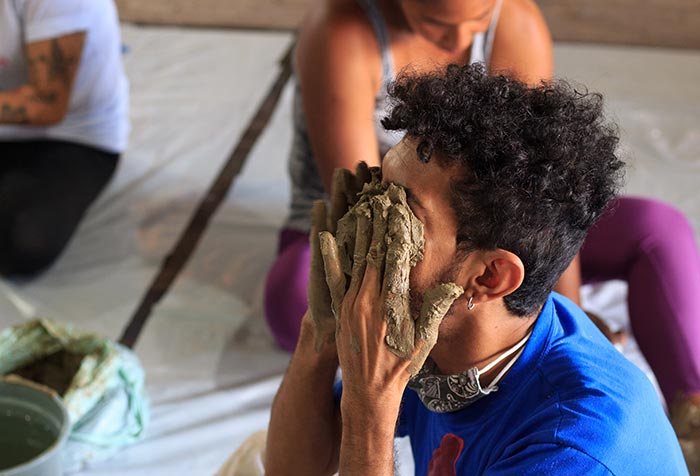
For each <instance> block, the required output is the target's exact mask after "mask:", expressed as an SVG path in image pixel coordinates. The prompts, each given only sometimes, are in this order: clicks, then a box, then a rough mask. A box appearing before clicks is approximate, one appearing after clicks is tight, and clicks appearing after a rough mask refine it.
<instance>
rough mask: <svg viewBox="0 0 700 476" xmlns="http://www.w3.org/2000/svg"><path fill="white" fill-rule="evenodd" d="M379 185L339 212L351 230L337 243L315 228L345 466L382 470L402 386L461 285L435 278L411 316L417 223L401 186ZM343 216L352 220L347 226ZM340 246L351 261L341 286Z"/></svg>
mask: <svg viewBox="0 0 700 476" xmlns="http://www.w3.org/2000/svg"><path fill="white" fill-rule="evenodd" d="M384 189H385V190H386V191H385V193H379V192H377V190H368V189H366V192H367V193H365V194H363V197H362V198H361V199H360V201H359V202H358V203H357V204H356V205H355V206H354V207H353V208H352V209H351V210H350V211H349V212H348V214H347V215H346V216H345V217H343V221H344V224H343V225H342V227H344V228H346V230H345V231H343V233H345V234H346V235H348V236H351V238H346V239H343V243H344V245H345V246H344V247H343V249H342V250H341V249H339V244H338V243H337V242H336V239H335V237H334V236H333V235H332V234H331V233H329V232H327V231H326V232H322V233H321V234H320V236H319V239H320V247H321V250H322V251H323V253H322V257H323V260H324V265H325V271H326V278H327V283H328V286H329V287H330V289H331V296H332V302H333V308H334V309H335V313H336V317H337V330H336V336H335V339H336V347H337V350H338V359H339V362H340V368H341V369H342V372H343V396H342V400H341V413H342V415H343V446H342V448H341V471H342V472H344V473H345V474H363V475H366V474H385V473H386V471H389V470H390V468H391V467H392V464H393V463H392V441H393V432H394V426H395V423H396V419H397V417H398V412H399V405H400V402H401V397H402V395H403V392H404V389H405V388H406V385H407V383H408V380H409V378H410V377H411V375H413V374H415V373H416V372H417V371H418V370H419V369H420V367H421V366H422V365H423V363H424V361H425V359H426V358H427V356H428V354H429V353H430V350H431V349H432V348H433V346H434V345H435V343H436V341H437V336H438V328H439V326H440V323H441V321H442V318H443V317H444V315H445V314H446V313H447V311H448V310H449V308H450V306H451V305H452V303H453V302H454V300H455V299H457V298H458V297H459V296H461V294H462V293H463V290H462V288H461V287H459V286H457V285H455V284H453V283H447V284H440V285H438V286H436V287H435V288H433V289H430V290H428V291H427V292H426V293H425V295H424V303H423V307H422V309H421V312H420V315H419V316H417V317H416V318H415V319H414V317H413V316H411V312H410V295H409V274H410V270H411V268H412V267H413V266H414V265H415V264H416V263H417V262H418V261H419V260H420V259H422V253H423V230H422V223H420V221H418V219H417V218H416V217H415V215H413V213H412V212H411V210H410V208H409V207H408V205H407V204H406V197H405V192H404V191H403V189H401V188H400V187H397V186H396V185H393V184H390V185H389V186H384ZM380 192H381V190H380ZM348 224H352V225H354V227H355V228H354V230H352V232H348V230H347V228H348ZM338 234H339V235H340V234H341V230H340V229H339V230H338ZM348 244H351V245H352V253H351V256H352V258H351V259H349V256H348V255H350V253H349V252H348V249H347V245H348ZM343 253H345V255H346V256H345V258H346V261H347V262H350V263H351V269H350V273H349V275H350V283H349V286H348V289H347V292H346V293H343V292H342V291H343V290H344V288H345V283H346V281H347V280H346V272H344V270H343V265H342V263H341V257H342V255H343ZM344 455H345V457H344Z"/></svg>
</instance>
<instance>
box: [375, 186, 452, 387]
mask: <svg viewBox="0 0 700 476" xmlns="http://www.w3.org/2000/svg"><path fill="white" fill-rule="evenodd" d="M386 196H387V197H388V199H389V202H390V205H389V207H388V209H386V210H387V213H386V224H385V225H382V224H381V221H382V219H383V217H384V214H383V213H382V214H379V213H378V214H377V215H375V222H374V223H375V228H374V229H375V230H381V229H382V227H384V228H385V229H386V239H385V242H386V254H385V256H382V250H381V243H380V241H379V240H374V239H373V243H372V250H374V249H375V247H376V249H377V252H376V253H375V252H374V251H371V252H370V256H372V258H371V260H370V261H373V262H374V261H375V258H374V256H375V255H376V256H377V259H376V261H377V264H376V267H377V269H378V270H381V269H382V268H383V269H384V275H383V286H382V289H383V297H384V302H385V314H386V321H387V331H386V343H387V345H388V346H389V348H390V349H391V351H392V352H393V353H394V354H396V355H397V356H399V357H401V358H402V359H406V360H410V361H411V365H410V367H409V369H408V370H409V372H410V374H411V376H414V375H415V374H416V373H417V372H418V370H420V368H421V366H422V365H423V363H424V362H425V359H426V358H427V357H428V354H429V353H430V351H431V350H432V348H433V347H434V346H435V343H436V342H437V337H438V328H439V327H440V323H441V322H442V318H443V317H444V316H445V314H447V311H449V309H450V307H451V306H452V303H453V302H454V301H455V300H456V299H457V298H458V297H460V296H461V295H462V294H463V293H464V290H463V289H462V288H461V287H460V286H458V285H456V284H454V283H442V284H439V285H437V286H436V287H434V288H431V289H429V290H427V291H426V292H425V294H424V295H423V304H422V306H421V310H420V314H419V315H418V316H413V315H411V309H410V289H409V274H410V270H411V268H413V266H415V265H416V264H417V263H418V262H419V261H420V260H422V259H423V248H424V238H423V224H422V223H421V222H420V220H418V218H417V217H416V216H415V215H414V214H413V212H412V211H411V208H410V207H409V206H408V203H407V202H406V192H405V191H404V189H403V188H401V187H398V186H396V185H394V184H391V185H389V187H388V189H387V192H386ZM377 208H378V209H383V205H382V206H381V207H377ZM378 222H379V223H378ZM383 261H384V262H383ZM380 272H381V271H380Z"/></svg>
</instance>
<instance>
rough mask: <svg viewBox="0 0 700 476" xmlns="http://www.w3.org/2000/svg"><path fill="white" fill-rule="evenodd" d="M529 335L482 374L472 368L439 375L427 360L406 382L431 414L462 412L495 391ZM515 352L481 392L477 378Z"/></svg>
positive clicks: (480, 371) (482, 370)
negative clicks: (457, 372)
mask: <svg viewBox="0 0 700 476" xmlns="http://www.w3.org/2000/svg"><path fill="white" fill-rule="evenodd" d="M530 335H532V330H530V332H528V334H527V335H526V336H525V337H523V338H522V339H521V340H520V342H518V343H517V344H515V345H514V346H513V347H511V348H510V349H508V350H507V351H506V352H504V353H503V354H502V355H501V356H500V357H498V358H497V359H496V360H494V361H493V362H491V363H490V364H488V365H487V366H486V367H484V368H483V369H481V370H479V369H478V368H476V367H472V368H470V369H467V370H465V371H464V372H461V373H459V374H456V375H442V374H440V373H439V369H438V368H437V365H435V362H433V361H432V360H431V359H430V357H428V359H427V360H426V361H425V364H423V367H422V368H421V369H420V370H419V371H418V373H417V374H416V376H415V377H413V378H412V379H411V380H410V381H409V382H408V387H409V388H410V389H412V390H414V391H415V392H416V393H417V394H418V398H420V400H421V402H423V405H425V407H426V408H427V409H428V410H430V411H433V412H436V413H449V412H456V411H457V410H461V409H462V408H465V407H468V406H469V405H471V404H472V403H474V402H476V401H477V400H479V399H480V398H482V397H484V396H486V395H488V394H489V393H491V392H495V391H497V390H498V386H497V384H498V382H500V381H501V379H502V378H503V376H504V375H505V374H506V372H508V370H510V368H511V367H512V366H513V364H514V363H515V362H516V361H517V360H518V357H520V354H522V353H523V350H524V346H525V343H526V342H527V340H528V339H529V338H530ZM515 352H517V354H515V355H514V356H513V358H512V359H511V360H510V362H508V365H506V366H505V367H504V368H503V370H501V372H500V373H499V374H498V375H497V376H496V378H495V379H494V380H493V382H491V383H490V384H489V386H488V387H486V388H482V387H481V382H479V375H481V374H484V373H486V372H488V371H489V370H491V369H492V368H494V367H495V366H496V365H498V364H499V363H500V362H502V361H503V360H504V359H506V358H507V357H509V356H510V355H512V354H514V353H515Z"/></svg>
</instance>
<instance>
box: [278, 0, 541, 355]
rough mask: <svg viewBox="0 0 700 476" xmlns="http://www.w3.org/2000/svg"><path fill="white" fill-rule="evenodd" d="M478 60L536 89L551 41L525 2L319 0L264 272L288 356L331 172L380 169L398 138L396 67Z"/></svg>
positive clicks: (302, 43) (303, 54)
mask: <svg viewBox="0 0 700 476" xmlns="http://www.w3.org/2000/svg"><path fill="white" fill-rule="evenodd" d="M475 62H482V63H485V64H486V65H487V67H488V68H489V70H490V71H500V70H509V71H511V72H512V74H514V75H516V76H518V77H519V78H520V79H524V80H528V81H530V82H533V83H536V82H538V81H540V80H541V79H543V78H549V77H550V76H551V74H552V45H551V39H550V36H549V31H548V29H547V26H546V24H545V22H544V20H543V18H542V15H541V13H540V11H539V9H538V8H537V6H536V5H535V4H534V2H533V1H532V0H431V1H424V0H318V1H317V2H316V3H315V4H314V5H313V7H312V8H311V9H310V10H309V12H308V14H307V17H306V19H305V21H304V23H303V25H302V27H301V29H300V32H299V42H298V46H297V50H296V55H295V73H296V80H297V83H296V94H295V98H294V135H293V144H292V150H291V154H290V159H289V173H290V176H291V179H292V200H291V206H290V212H289V217H288V220H287V223H286V226H285V228H284V229H283V230H282V233H281V235H280V254H279V256H278V259H277V261H276V262H275V264H274V265H273V268H272V270H271V271H270V273H269V275H268V281H267V284H266V298H265V314H266V316H267V319H268V322H269V324H270V328H271V329H272V331H273V334H274V336H275V338H276V340H277V342H278V343H279V344H280V346H282V347H283V348H285V349H288V350H292V349H293V348H294V346H295V344H296V338H297V336H298V333H299V326H300V321H301V317H302V315H303V313H304V312H305V310H306V307H307V302H306V284H307V282H308V258H309V255H308V252H309V250H308V239H307V235H308V230H309V228H310V211H311V206H312V204H313V202H314V200H318V199H322V198H325V197H326V192H327V190H328V188H329V186H330V180H331V175H332V173H333V170H335V169H336V168H339V167H343V168H347V169H350V170H354V169H355V166H356V165H357V163H358V162H360V161H365V162H367V163H368V164H369V165H370V166H373V165H379V164H380V158H381V157H382V156H383V155H384V153H386V151H387V150H388V149H389V148H391V147H392V146H393V145H394V144H396V143H397V142H398V141H399V140H400V139H401V135H400V134H396V133H390V132H387V131H385V130H384V129H383V127H382V126H381V124H380V120H381V119H382V117H384V115H385V114H386V112H387V109H388V107H389V104H387V102H388V101H387V94H386V88H387V85H388V84H389V83H390V82H391V81H392V80H393V79H394V77H395V74H396V73H397V72H398V71H402V70H409V71H416V72H420V71H430V70H434V69H436V68H441V67H443V66H445V65H447V64H451V63H460V64H464V63H475Z"/></svg>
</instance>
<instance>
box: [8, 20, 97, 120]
mask: <svg viewBox="0 0 700 476" xmlns="http://www.w3.org/2000/svg"><path fill="white" fill-rule="evenodd" d="M84 42H85V32H78V33H71V34H70V35H64V36H60V37H57V38H50V39H47V40H42V41H37V42H33V43H29V44H28V45H27V46H26V55H27V64H28V68H29V82H28V83H27V84H24V85H22V86H20V87H19V88H17V89H15V90H12V91H0V124H27V125H33V126H46V125H52V124H56V123H58V122H60V121H62V120H63V118H64V117H65V115H66V112H67V111H68V105H69V103H70V95H71V91H72V88H73V82H74V80H75V74H76V71H77V70H78V65H79V64H80V57H81V55H82V51H83V44H84Z"/></svg>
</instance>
